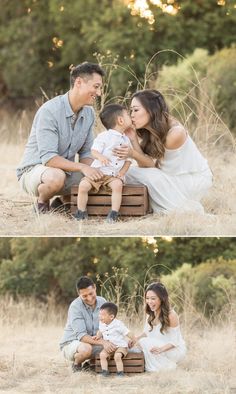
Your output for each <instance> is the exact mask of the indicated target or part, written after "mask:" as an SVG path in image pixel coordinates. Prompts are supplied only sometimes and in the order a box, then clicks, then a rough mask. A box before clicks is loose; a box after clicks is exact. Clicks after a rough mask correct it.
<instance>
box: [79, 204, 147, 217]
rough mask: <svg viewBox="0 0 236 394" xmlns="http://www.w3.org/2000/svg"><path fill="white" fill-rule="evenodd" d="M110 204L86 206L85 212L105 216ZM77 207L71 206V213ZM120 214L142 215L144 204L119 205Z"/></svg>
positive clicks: (144, 213) (143, 213)
mask: <svg viewBox="0 0 236 394" xmlns="http://www.w3.org/2000/svg"><path fill="white" fill-rule="evenodd" d="M110 209H111V207H110V206H87V212H88V215H89V216H106V215H107V214H108V212H109V211H110ZM76 211H77V207H76V206H75V205H74V206H71V213H72V214H73V213H75V212H76ZM119 213H120V215H121V216H144V215H146V213H147V212H145V210H144V206H134V207H132V206H126V207H124V206H121V208H120V212H119Z"/></svg>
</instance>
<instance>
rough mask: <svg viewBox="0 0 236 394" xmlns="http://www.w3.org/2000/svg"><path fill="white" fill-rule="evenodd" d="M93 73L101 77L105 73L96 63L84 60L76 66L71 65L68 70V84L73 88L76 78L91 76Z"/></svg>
mask: <svg viewBox="0 0 236 394" xmlns="http://www.w3.org/2000/svg"><path fill="white" fill-rule="evenodd" d="M94 73H96V74H99V75H101V77H104V75H105V72H104V71H103V69H102V68H101V67H100V66H99V64H96V63H89V62H84V63H81V64H79V65H78V66H75V67H72V68H71V72H70V86H71V87H72V88H73V86H74V83H75V80H76V78H78V77H82V78H83V77H86V76H87V77H88V76H90V77H92V75H93V74H94Z"/></svg>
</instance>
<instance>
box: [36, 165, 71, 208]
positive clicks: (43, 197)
mask: <svg viewBox="0 0 236 394" xmlns="http://www.w3.org/2000/svg"><path fill="white" fill-rule="evenodd" d="M65 179H66V175H65V173H64V171H62V170H60V169H59V168H48V169H47V170H46V171H45V172H44V173H43V175H42V183H41V184H40V185H39V186H38V193H39V196H38V202H39V203H46V202H48V201H49V200H50V198H51V197H53V196H55V195H56V194H57V193H58V192H59V191H60V190H61V189H62V188H63V186H64V183H65Z"/></svg>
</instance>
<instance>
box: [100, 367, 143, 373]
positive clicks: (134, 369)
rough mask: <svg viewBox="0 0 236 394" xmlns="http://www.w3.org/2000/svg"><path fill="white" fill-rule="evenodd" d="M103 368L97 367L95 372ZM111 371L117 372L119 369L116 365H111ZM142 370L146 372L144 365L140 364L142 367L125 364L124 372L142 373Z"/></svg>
mask: <svg viewBox="0 0 236 394" xmlns="http://www.w3.org/2000/svg"><path fill="white" fill-rule="evenodd" d="M101 371H102V370H101V367H97V366H96V367H95V372H97V373H99V372H101ZM109 372H111V373H115V372H117V369H116V367H110V366H109ZM142 372H144V368H143V366H140V367H137V366H136V367H127V366H124V373H142Z"/></svg>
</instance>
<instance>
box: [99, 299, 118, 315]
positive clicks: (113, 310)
mask: <svg viewBox="0 0 236 394" xmlns="http://www.w3.org/2000/svg"><path fill="white" fill-rule="evenodd" d="M101 309H105V310H106V311H107V312H108V313H109V315H114V316H115V317H116V315H117V312H118V308H117V305H116V304H113V302H105V303H104V304H102V306H101V307H100V310H101Z"/></svg>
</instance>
